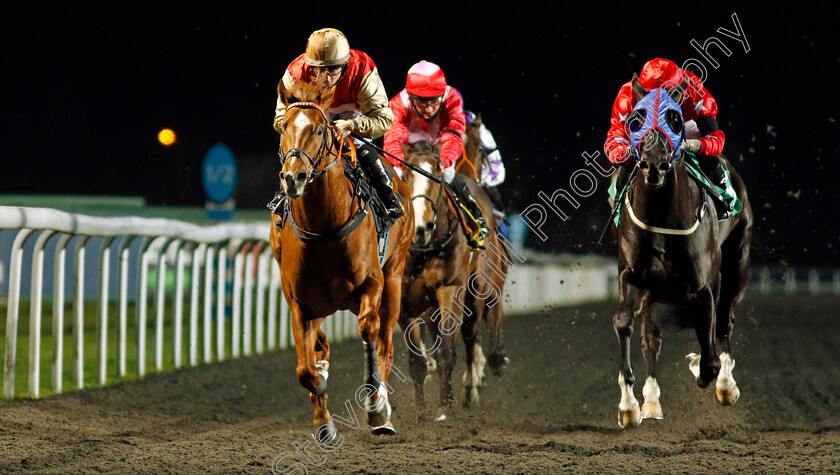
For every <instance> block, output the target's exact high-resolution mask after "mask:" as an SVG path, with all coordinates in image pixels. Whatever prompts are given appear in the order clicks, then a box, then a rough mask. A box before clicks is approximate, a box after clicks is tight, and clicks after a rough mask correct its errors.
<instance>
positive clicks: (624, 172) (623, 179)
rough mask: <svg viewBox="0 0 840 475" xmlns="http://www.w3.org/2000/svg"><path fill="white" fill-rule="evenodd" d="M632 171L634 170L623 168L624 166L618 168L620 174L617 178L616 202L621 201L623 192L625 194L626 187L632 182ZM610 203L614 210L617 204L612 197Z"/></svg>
mask: <svg viewBox="0 0 840 475" xmlns="http://www.w3.org/2000/svg"><path fill="white" fill-rule="evenodd" d="M631 170H632V168H631V167H622V166H619V167H618V173H617V174H616V177H615V199H616V200H620V199H621V197H622V195H623V192H624V187H625V186H627V181H628V180H630V172H631ZM608 201H609V203H610V207H611V208H612V207H613V205H614V204H615V203H614V201H613V199H612V197H611V198H610V199H609V200H608Z"/></svg>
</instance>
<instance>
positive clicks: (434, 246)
mask: <svg viewBox="0 0 840 475" xmlns="http://www.w3.org/2000/svg"><path fill="white" fill-rule="evenodd" d="M413 155H432V156H433V157H435V160H437V161H438V162H440V156H439V155H437V154H435V153H432V152H415V153H412V154H409V155H408V156H406V157H405V160H406V161H408V159H409V158H411V156H413ZM446 186H447V185H446V183H444V181H443V180H441V181H440V186H439V187H438V193H437V197H436V198H432V197H431V196H429V195H428V194H425V193H421V194H417V195H414V196H412V197H411V202H412V203H413V202H414V200H416V199H423V200H426V201H428V202H429V203H431V205H432V212H434V214H435V218H434V220H433V221H432V223H433V226H432V229H431V230H430V232H432V233H434V231H435V230H436V229H437V227H438V222H439V218H440V213H438V207H439V206H440V205H441V204H442V202H443V200H444V195H443V193H444V188H445V187H446ZM457 229H458V227H457V226H452V223H451V220H450V223H449V232H448V233H447V235H446V237H444V238H443V239H442V240H441V241H440V242H432V243H430V245H429V246H428V247H420V246H415V245H413V244H412V245H411V246H409V248H408V250H409V251H410V252H422V253H425V252H435V251H440V250H442V249H444V248H446V246H448V245H449V243H450V242H452V239H453V238H454V237H455V231H456V230H457Z"/></svg>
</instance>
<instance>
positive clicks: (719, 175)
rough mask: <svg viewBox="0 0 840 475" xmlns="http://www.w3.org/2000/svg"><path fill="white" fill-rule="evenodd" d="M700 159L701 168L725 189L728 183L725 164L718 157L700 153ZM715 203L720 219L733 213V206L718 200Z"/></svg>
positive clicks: (715, 184)
mask: <svg viewBox="0 0 840 475" xmlns="http://www.w3.org/2000/svg"><path fill="white" fill-rule="evenodd" d="M698 159H699V161H700V168H701V169H702V170H703V173H705V174H706V176H707V177H708V178H709V181H711V182H712V184H713V185H714V186H716V187H718V188H721V189H724V190H725V189H726V188H727V185H728V184H727V182H726V173H725V171H724V169H723V164H721V163H720V160H719V159H718V157H714V156H711V157H710V156H706V155H698ZM715 203H716V204H715V206H716V207H717V212H718V219H725V218H728V217H729V216H730V215H731V214H732V208H730V207H729V205H726V204H724V203H720V202H717V200H716V201H715Z"/></svg>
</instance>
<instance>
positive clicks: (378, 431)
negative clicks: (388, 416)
mask: <svg viewBox="0 0 840 475" xmlns="http://www.w3.org/2000/svg"><path fill="white" fill-rule="evenodd" d="M370 433H371V434H373V435H395V434H396V433H397V431H396V430H394V426H393V425H391V421H385V423H384V424H382V425H379V426H376V427H373V428H371V429H370Z"/></svg>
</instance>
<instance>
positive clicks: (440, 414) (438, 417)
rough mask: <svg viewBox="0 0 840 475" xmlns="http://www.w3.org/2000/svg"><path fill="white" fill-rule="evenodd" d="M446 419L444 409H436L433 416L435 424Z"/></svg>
mask: <svg viewBox="0 0 840 475" xmlns="http://www.w3.org/2000/svg"><path fill="white" fill-rule="evenodd" d="M446 419H448V416H447V415H446V409H444V408H442V407H441V408H438V410H437V414H435V422H443V421H445V420H446Z"/></svg>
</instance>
